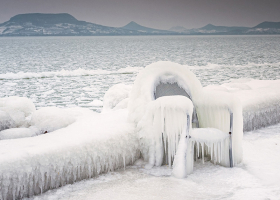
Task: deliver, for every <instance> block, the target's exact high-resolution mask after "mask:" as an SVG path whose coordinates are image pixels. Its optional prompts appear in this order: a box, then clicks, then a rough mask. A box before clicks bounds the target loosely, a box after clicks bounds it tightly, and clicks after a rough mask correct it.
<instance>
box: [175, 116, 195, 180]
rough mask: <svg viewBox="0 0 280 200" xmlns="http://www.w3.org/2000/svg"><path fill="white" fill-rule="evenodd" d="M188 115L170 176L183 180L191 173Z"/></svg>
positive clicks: (191, 161) (191, 159)
mask: <svg viewBox="0 0 280 200" xmlns="http://www.w3.org/2000/svg"><path fill="white" fill-rule="evenodd" d="M189 133H190V115H189V114H187V125H186V130H185V131H184V133H183V134H184V135H182V138H181V139H180V142H179V145H178V150H177V153H176V156H175V159H174V163H173V171H172V174H173V176H175V177H176V178H185V177H186V176H187V175H188V174H190V173H192V171H193V155H192V144H191V143H190V135H189Z"/></svg>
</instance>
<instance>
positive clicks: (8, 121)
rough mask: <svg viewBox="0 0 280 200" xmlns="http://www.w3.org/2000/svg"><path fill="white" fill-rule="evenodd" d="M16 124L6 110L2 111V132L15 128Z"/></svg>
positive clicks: (0, 113) (0, 116) (0, 117)
mask: <svg viewBox="0 0 280 200" xmlns="http://www.w3.org/2000/svg"><path fill="white" fill-rule="evenodd" d="M15 126H16V122H15V121H14V120H13V119H12V118H11V116H10V115H9V114H8V113H7V112H6V111H4V110H0V131H2V130H5V129H9V128H14V127H15Z"/></svg>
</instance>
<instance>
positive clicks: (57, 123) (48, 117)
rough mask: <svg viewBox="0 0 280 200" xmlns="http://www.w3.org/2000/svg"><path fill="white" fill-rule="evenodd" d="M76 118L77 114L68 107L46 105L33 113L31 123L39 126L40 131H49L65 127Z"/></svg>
mask: <svg viewBox="0 0 280 200" xmlns="http://www.w3.org/2000/svg"><path fill="white" fill-rule="evenodd" d="M75 120H76V119H75V116H74V115H73V114H71V113H70V112H69V111H68V110H67V109H62V108H57V107H46V108H41V109H39V110H37V111H35V112H34V113H33V114H32V116H31V121H30V125H31V126H34V127H36V128H38V129H39V130H40V133H45V132H47V133H49V132H52V131H55V130H58V129H61V128H64V127H66V126H68V125H70V124H72V123H73V122H75Z"/></svg>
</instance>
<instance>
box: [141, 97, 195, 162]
mask: <svg viewBox="0 0 280 200" xmlns="http://www.w3.org/2000/svg"><path fill="white" fill-rule="evenodd" d="M192 111H193V104H192V102H191V101H190V100H189V99H188V98H187V97H184V96H166V97H160V98H158V99H157V100H155V101H151V102H150V103H149V104H148V107H147V112H146V113H145V115H144V116H143V118H142V119H141V120H140V122H139V123H138V126H137V131H138V137H139V139H140V145H141V152H142V155H143V157H144V160H145V161H148V162H149V165H148V166H146V167H153V166H161V165H162V164H163V163H165V164H169V166H170V167H171V165H172V160H173V158H174V156H175V153H176V151H177V148H178V143H179V140H180V138H182V137H186V134H185V133H186V131H187V129H188V130H189V129H190V128H191V126H190V123H189V124H188V123H187V122H190V121H191V115H192Z"/></svg>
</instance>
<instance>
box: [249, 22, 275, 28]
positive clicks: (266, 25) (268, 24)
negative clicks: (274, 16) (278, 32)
mask: <svg viewBox="0 0 280 200" xmlns="http://www.w3.org/2000/svg"><path fill="white" fill-rule="evenodd" d="M253 28H275V29H280V22H263V23H260V24H258V25H257V26H255V27H253Z"/></svg>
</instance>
